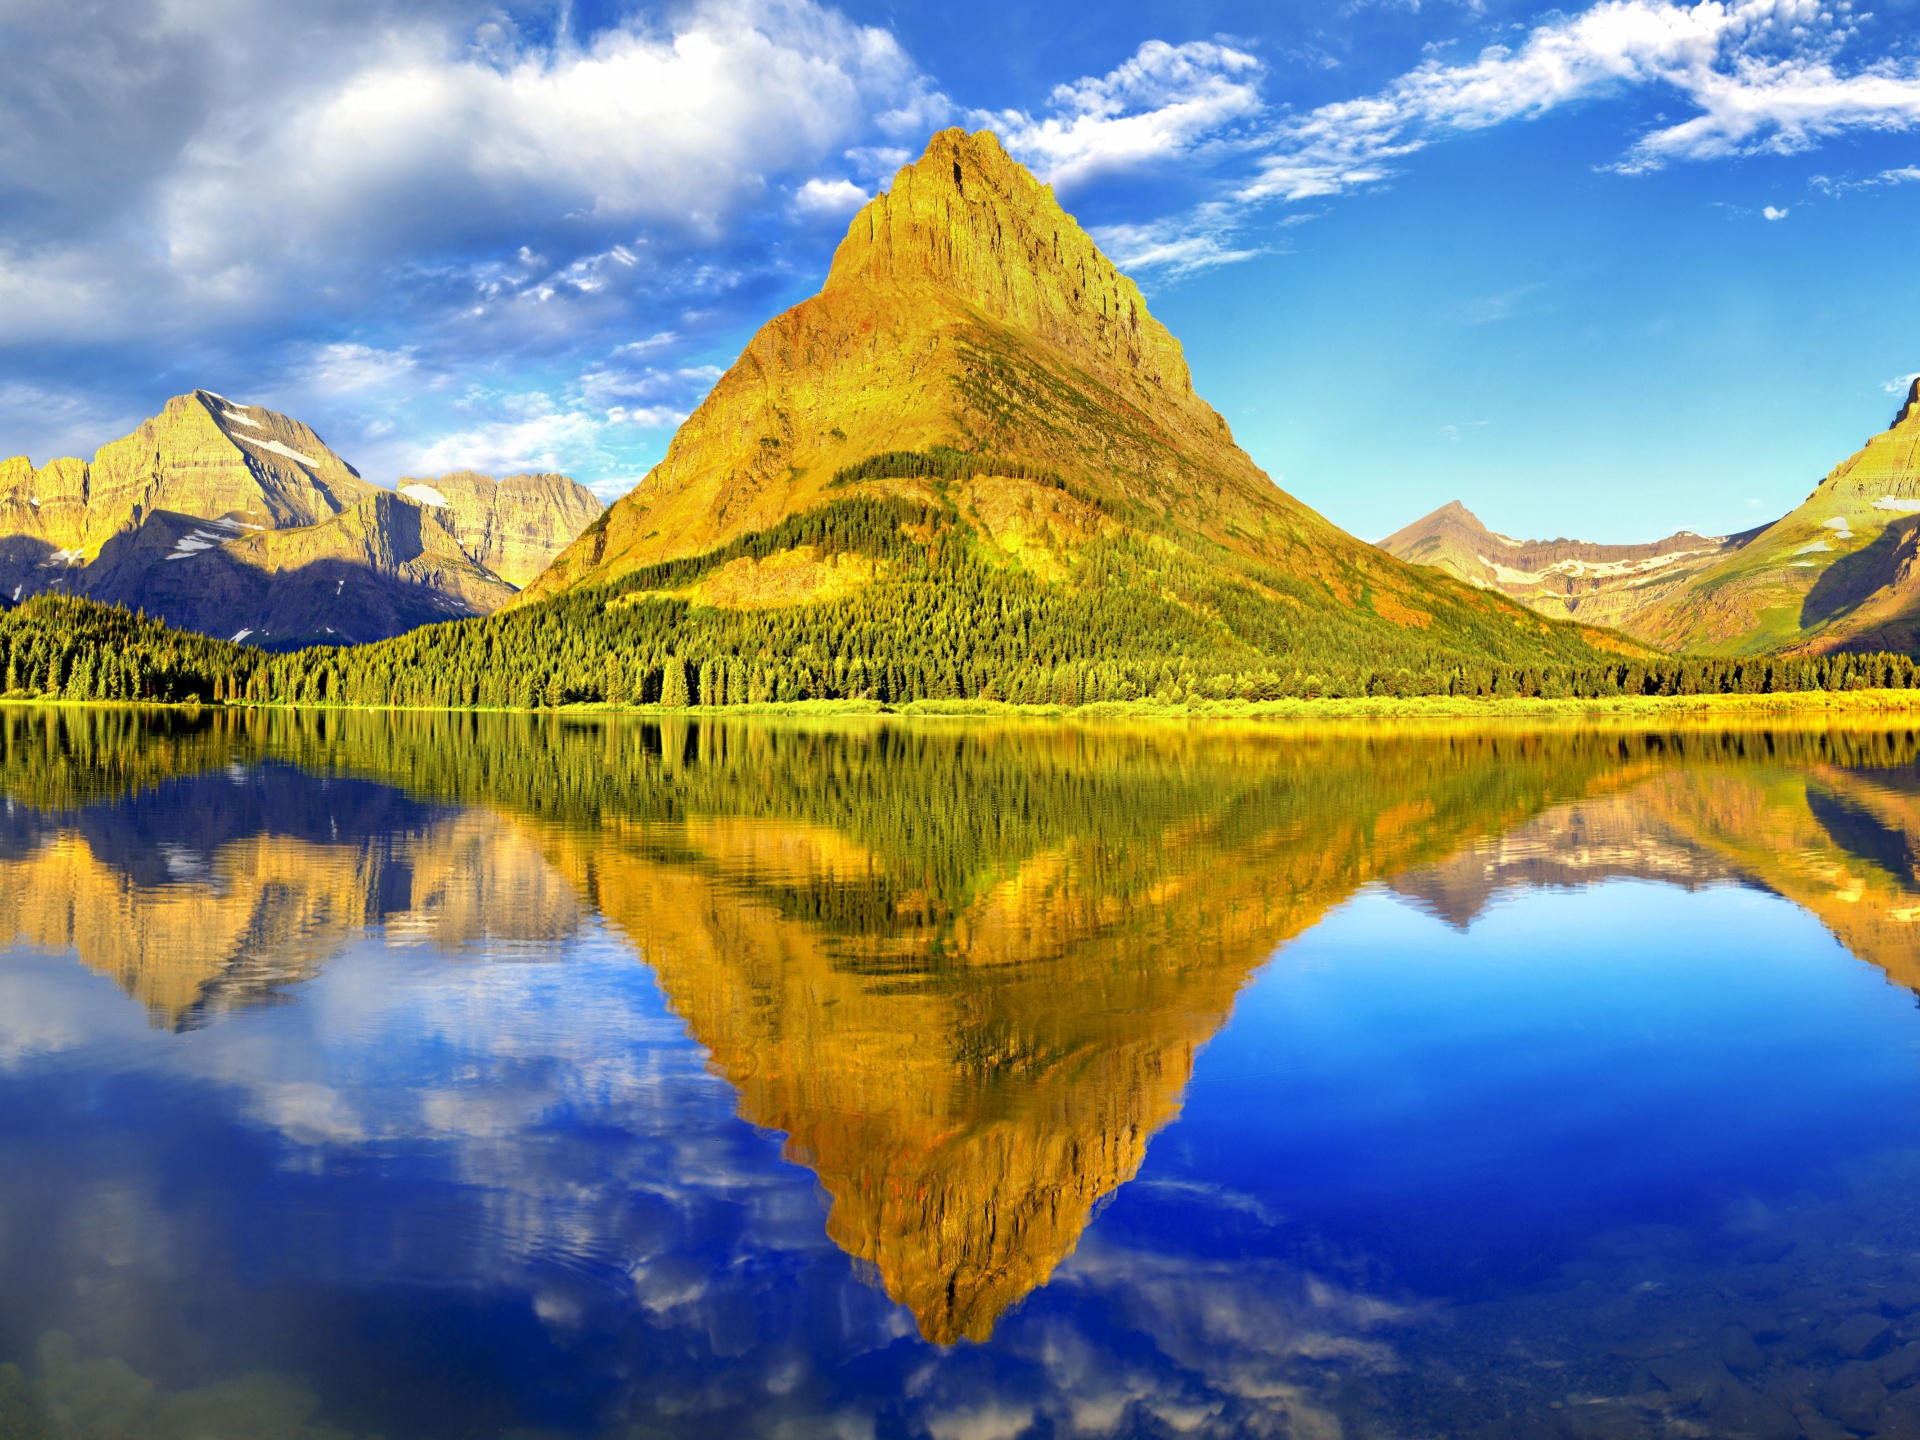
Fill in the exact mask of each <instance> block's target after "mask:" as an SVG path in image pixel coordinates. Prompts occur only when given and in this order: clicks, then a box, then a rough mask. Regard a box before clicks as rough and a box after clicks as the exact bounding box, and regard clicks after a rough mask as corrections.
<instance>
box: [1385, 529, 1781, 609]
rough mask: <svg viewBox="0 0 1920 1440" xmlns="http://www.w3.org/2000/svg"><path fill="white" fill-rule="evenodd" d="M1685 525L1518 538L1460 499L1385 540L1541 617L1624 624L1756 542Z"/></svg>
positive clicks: (1396, 552) (1393, 549)
mask: <svg viewBox="0 0 1920 1440" xmlns="http://www.w3.org/2000/svg"><path fill="white" fill-rule="evenodd" d="M1758 533H1759V532H1758V531H1747V532H1745V533H1743V534H1739V535H1696V534H1694V533H1693V532H1692V531H1690V530H1682V531H1680V532H1679V533H1677V534H1674V535H1669V536H1667V537H1666V538H1665V539H1663V540H1653V541H1648V542H1646V543H1644V544H1628V545H1599V544H1595V543H1593V542H1591V541H1587V540H1566V539H1559V540H1516V539H1514V538H1513V537H1512V536H1510V535H1502V534H1499V533H1498V532H1496V531H1493V530H1489V529H1488V528H1487V527H1486V526H1485V525H1483V524H1481V523H1480V519H1479V517H1478V516H1476V515H1475V514H1474V513H1473V512H1472V511H1471V510H1469V509H1467V507H1466V506H1464V505H1462V504H1461V503H1460V502H1459V501H1458V500H1454V501H1451V502H1450V503H1448V504H1446V505H1442V506H1441V507H1440V508H1439V509H1438V510H1435V511H1434V512H1433V513H1432V514H1431V515H1424V516H1422V517H1421V518H1420V519H1418V520H1416V521H1414V522H1413V523H1412V524H1411V525H1408V526H1406V527H1404V528H1402V529H1400V530H1396V531H1394V533H1393V534H1391V535H1389V536H1387V538H1386V539H1384V540H1382V541H1381V542H1380V548H1381V549H1382V550H1384V551H1386V552H1387V553H1388V554H1389V555H1392V556H1395V557H1397V558H1399V559H1401V560H1405V561H1407V562H1408V563H1409V564H1414V565H1430V566H1432V567H1433V568H1435V569H1436V570H1444V571H1446V572H1447V573H1448V574H1449V575H1455V576H1458V577H1459V578H1460V579H1462V580H1465V581H1466V582H1467V583H1468V584H1470V585H1479V586H1482V587H1484V588H1486V589H1489V590H1498V591H1500V592H1501V593H1502V594H1505V595H1510V596H1512V597H1513V598H1514V599H1515V600H1518V601H1520V602H1521V603H1522V604H1523V605H1529V606H1531V607H1532V608H1533V609H1535V610H1538V611H1539V612H1540V613H1541V614H1542V615H1552V616H1554V617H1555V618H1557V619H1579V620H1582V621H1585V622H1587V623H1588V624H1593V625H1611V626H1615V627H1618V626H1621V625H1624V624H1626V622H1627V621H1629V620H1630V619H1632V618H1633V617H1634V616H1635V615H1638V614H1639V613H1640V612H1641V611H1642V610H1646V609H1648V608H1650V607H1651V606H1653V605H1654V604H1655V603H1657V602H1658V601H1659V600H1661V599H1662V598H1663V597H1664V596H1667V595H1669V594H1671V593H1673V592H1674V591H1676V590H1677V589H1679V588H1680V587H1681V586H1682V585H1684V584H1685V583H1686V581H1687V580H1688V579H1690V578H1691V577H1692V576H1694V575H1697V574H1699V573H1700V572H1701V571H1703V570H1705V569H1707V568H1708V567H1710V566H1712V565H1714V564H1715V563H1717V562H1718V561H1719V560H1720V559H1721V558H1722V557H1724V556H1726V555H1729V554H1731V553H1732V552H1734V551H1735V550H1738V549H1739V548H1740V547H1741V546H1743V545H1745V544H1746V543H1747V541H1749V540H1751V539H1752V538H1753V537H1754V536H1755V535H1756V534H1758Z"/></svg>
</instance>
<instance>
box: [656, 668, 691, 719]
mask: <svg viewBox="0 0 1920 1440" xmlns="http://www.w3.org/2000/svg"><path fill="white" fill-rule="evenodd" d="M660 703H661V704H662V705H665V706H666V707H667V708H668V709H670V710H684V709H685V708H686V707H687V706H688V705H690V704H692V703H693V702H692V699H691V697H689V695H688V694H687V667H686V664H685V662H684V661H682V660H681V659H680V657H679V656H678V655H669V656H668V657H667V666H666V672H665V673H664V674H663V675H662V676H661V678H660Z"/></svg>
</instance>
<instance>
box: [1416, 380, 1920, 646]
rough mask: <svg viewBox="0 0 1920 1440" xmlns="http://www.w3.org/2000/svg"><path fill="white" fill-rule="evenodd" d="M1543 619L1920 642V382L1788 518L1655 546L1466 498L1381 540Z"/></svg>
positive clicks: (1768, 636)
mask: <svg viewBox="0 0 1920 1440" xmlns="http://www.w3.org/2000/svg"><path fill="white" fill-rule="evenodd" d="M1380 548H1381V549H1383V550H1385V551H1386V552H1387V553H1388V554H1390V555H1394V556H1397V557H1399V558H1400V559H1402V560H1408V561H1411V562H1413V563H1416V564H1422V565H1430V566H1434V567H1436V568H1438V569H1441V570H1444V571H1446V572H1447V573H1449V574H1452V575H1457V576H1459V577H1460V578H1461V579H1462V580H1465V581H1467V582H1469V583H1470V584H1474V585H1479V586H1484V587H1486V588H1489V589H1497V590H1499V591H1500V592H1501V593H1503V594H1506V595H1510V596H1512V597H1513V598H1514V599H1516V600H1520V601H1522V602H1523V603H1525V604H1527V605H1530V606H1532V607H1533V608H1534V609H1535V610H1538V611H1539V612H1540V613H1541V614H1544V615H1553V616H1556V617H1576V618H1578V619H1580V620H1583V621H1587V622H1589V623H1592V624H1599V625H1612V626H1615V627H1617V628H1619V629H1620V630H1623V631H1625V632H1626V633H1627V634H1629V635H1631V636H1634V637H1636V638H1638V639H1640V640H1643V641H1645V642H1646V643H1648V644H1650V645H1654V646H1657V647H1659V648H1660V649H1663V650H1672V651H1682V652H1686V653H1690V654H1700V655H1726V656H1739V655H1820V654H1830V653H1833V652H1836V651H1854V652H1860V651H1912V650H1914V649H1916V648H1920V573H1916V566H1915V560H1916V556H1917V555H1920V380H1917V381H1915V382H1913V384H1912V386H1911V388H1910V389H1909V390H1908V393H1907V398H1906V402H1905V404H1903V405H1902V406H1901V407H1900V410H1899V412H1898V413H1897V414H1896V415H1895V416H1894V419H1893V424H1892V425H1891V426H1889V427H1888V428H1887V429H1886V430H1884V431H1882V432H1881V433H1880V434H1878V435H1875V436H1873V437H1872V438H1871V439H1869V440H1868V441H1867V443H1866V444H1865V445H1864V446H1863V447H1861V449H1859V450H1858V451H1856V452H1855V453H1854V454H1852V455H1851V456H1849V457H1848V458H1847V459H1846V460H1844V461H1842V462H1841V463H1840V464H1839V465H1837V466H1835V467H1834V468H1833V470H1832V471H1831V472H1830V473H1829V474H1828V475H1827V477H1826V478H1825V479H1824V480H1822V481H1821V482H1820V483H1819V485H1817V486H1816V487H1814V490H1813V493H1812V494H1810V495H1808V496H1807V498H1806V500H1805V501H1804V502H1802V503H1801V505H1800V506H1799V507H1798V508H1797V509H1795V510H1794V511H1792V512H1791V513H1790V514H1788V515H1786V516H1783V517H1782V518H1781V519H1779V520H1776V521H1774V522H1773V523H1772V524H1771V525H1762V526H1759V527H1757V528H1755V529H1752V530H1747V531H1743V532H1741V533H1739V534H1736V535H1715V536H1705V535H1695V534H1693V533H1692V532H1691V531H1682V532H1681V533H1679V534H1677V535H1670V536H1668V537H1667V538H1666V539H1664V540H1657V541H1654V542H1653V543H1651V544H1645V545H1595V544H1591V543H1588V542H1586V541H1580V540H1514V539H1511V538H1509V537H1507V536H1505V535H1501V534H1498V533H1496V532H1494V531H1491V530H1489V529H1487V528H1486V526H1484V525H1482V524H1481V523H1480V521H1479V520H1478V519H1476V518H1475V517H1474V515H1473V514H1472V512H1471V511H1469V510H1467V509H1466V507H1465V506H1463V505H1461V504H1460V502H1459V501H1457V500H1456V501H1454V502H1453V503H1451V504H1449V505H1444V506H1442V507H1441V508H1440V509H1438V510H1436V511H1434V512H1433V513H1432V514H1431V515H1428V516H1425V517H1424V518H1422V519H1420V520H1416V521H1414V523H1413V524H1411V525H1409V526H1407V527H1406V528H1405V529H1403V530H1399V531H1396V532H1395V533H1394V534H1392V535H1389V536H1388V537H1387V538H1386V539H1384V540H1382V541H1381V542H1380Z"/></svg>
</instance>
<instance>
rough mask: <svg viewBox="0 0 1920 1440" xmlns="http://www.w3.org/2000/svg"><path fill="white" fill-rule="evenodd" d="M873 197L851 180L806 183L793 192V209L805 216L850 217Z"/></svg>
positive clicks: (815, 180) (816, 180)
mask: <svg viewBox="0 0 1920 1440" xmlns="http://www.w3.org/2000/svg"><path fill="white" fill-rule="evenodd" d="M872 198H873V197H872V196H870V195H868V194H867V192H866V191H864V190H862V189H861V188H860V187H859V186H858V185H856V184H854V183H853V182H852V181H851V180H820V179H813V180H809V181H807V183H806V184H804V185H802V186H801V187H800V188H799V189H798V190H796V191H795V192H794V195H793V204H794V208H795V209H797V210H799V211H800V212H801V213H802V214H805V215H851V214H852V213H853V212H854V211H855V210H858V209H859V208H860V207H861V206H862V205H864V204H866V203H867V201H868V200H870V199H872Z"/></svg>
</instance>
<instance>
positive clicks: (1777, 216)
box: [1760, 205, 1787, 220]
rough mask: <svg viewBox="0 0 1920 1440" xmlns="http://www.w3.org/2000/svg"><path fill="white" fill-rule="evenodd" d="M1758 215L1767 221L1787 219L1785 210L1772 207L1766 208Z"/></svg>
mask: <svg viewBox="0 0 1920 1440" xmlns="http://www.w3.org/2000/svg"><path fill="white" fill-rule="evenodd" d="M1760 213H1761V214H1762V215H1764V216H1766V218H1767V219H1769V220H1784V219H1786V218H1787V212H1786V211H1785V210H1781V209H1777V208H1776V207H1774V206H1772V205H1769V206H1767V207H1766V208H1765V209H1764V210H1762V211H1761V212H1760Z"/></svg>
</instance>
